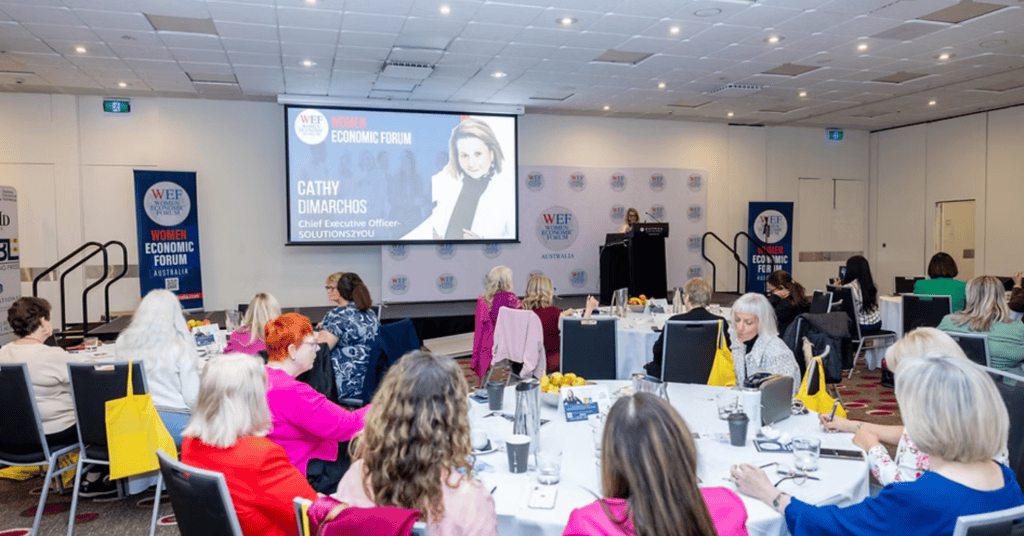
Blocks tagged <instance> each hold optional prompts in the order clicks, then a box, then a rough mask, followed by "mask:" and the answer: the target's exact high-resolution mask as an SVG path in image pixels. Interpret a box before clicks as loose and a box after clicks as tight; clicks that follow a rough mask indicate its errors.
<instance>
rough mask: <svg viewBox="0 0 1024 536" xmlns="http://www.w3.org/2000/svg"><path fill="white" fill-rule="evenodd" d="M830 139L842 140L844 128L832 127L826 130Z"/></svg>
mask: <svg viewBox="0 0 1024 536" xmlns="http://www.w3.org/2000/svg"><path fill="white" fill-rule="evenodd" d="M825 133H826V134H827V135H828V139H830V140H841V139H843V129H841V128H830V129H828V130H826V131H825Z"/></svg>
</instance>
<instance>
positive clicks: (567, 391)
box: [561, 385, 611, 422]
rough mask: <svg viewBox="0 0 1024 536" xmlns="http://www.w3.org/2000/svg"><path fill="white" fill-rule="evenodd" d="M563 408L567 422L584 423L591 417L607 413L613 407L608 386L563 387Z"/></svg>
mask: <svg viewBox="0 0 1024 536" xmlns="http://www.w3.org/2000/svg"><path fill="white" fill-rule="evenodd" d="M561 395H562V407H563V408H564V409H565V420H567V421H570V422H572V421H582V420H585V419H587V418H589V416H590V415H596V414H598V413H601V412H606V411H608V409H609V408H610V407H611V395H610V394H609V393H608V386H607V385H580V386H574V387H562V390H561Z"/></svg>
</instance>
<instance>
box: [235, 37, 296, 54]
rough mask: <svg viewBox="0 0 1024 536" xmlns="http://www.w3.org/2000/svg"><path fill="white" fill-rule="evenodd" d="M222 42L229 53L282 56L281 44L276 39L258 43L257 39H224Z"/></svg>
mask: <svg viewBox="0 0 1024 536" xmlns="http://www.w3.org/2000/svg"><path fill="white" fill-rule="evenodd" d="M220 42H221V44H223V45H224V50H227V51H228V52H248V53H254V54H273V55H277V56H280V55H281V44H280V43H279V42H278V41H277V40H276V39H275V40H273V41H257V40H255V39H235V38H230V37H222V38H221V40H220Z"/></svg>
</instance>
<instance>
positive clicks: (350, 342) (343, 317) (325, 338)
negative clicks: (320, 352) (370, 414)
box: [317, 272, 380, 400]
mask: <svg viewBox="0 0 1024 536" xmlns="http://www.w3.org/2000/svg"><path fill="white" fill-rule="evenodd" d="M336 291H337V298H336V299H335V303H337V304H338V307H336V308H334V309H331V310H330V311H328V313H327V316H325V317H324V320H323V322H322V323H321V324H320V333H319V334H318V337H317V340H318V341H319V342H323V343H327V347H328V348H329V349H330V350H331V362H332V364H333V365H334V377H335V383H337V386H338V400H343V399H346V398H358V397H360V396H362V394H363V381H364V380H365V379H366V372H367V370H368V369H369V366H370V363H371V360H373V359H376V357H377V356H375V355H373V354H374V353H377V352H379V351H380V350H379V348H378V347H377V332H378V331H380V322H379V321H378V319H377V315H375V314H374V313H373V311H372V310H371V309H370V307H372V306H373V299H371V298H370V290H369V289H368V288H366V285H365V284H364V283H363V280H362V279H361V278H360V277H359V276H358V275H356V274H355V273H352V272H345V273H343V274H342V275H341V277H339V278H338V285H337V290H336Z"/></svg>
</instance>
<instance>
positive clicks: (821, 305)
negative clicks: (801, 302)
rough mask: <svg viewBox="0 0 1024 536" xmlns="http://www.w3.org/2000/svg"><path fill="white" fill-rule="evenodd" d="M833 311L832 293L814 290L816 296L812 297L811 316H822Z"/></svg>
mask: <svg viewBox="0 0 1024 536" xmlns="http://www.w3.org/2000/svg"><path fill="white" fill-rule="evenodd" d="M831 311H832V293H831V292H827V291H824V290H818V289H815V290H814V296H813V297H811V310H810V311H808V312H809V313H811V314H815V315H820V314H825V313H829V312H831Z"/></svg>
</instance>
